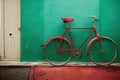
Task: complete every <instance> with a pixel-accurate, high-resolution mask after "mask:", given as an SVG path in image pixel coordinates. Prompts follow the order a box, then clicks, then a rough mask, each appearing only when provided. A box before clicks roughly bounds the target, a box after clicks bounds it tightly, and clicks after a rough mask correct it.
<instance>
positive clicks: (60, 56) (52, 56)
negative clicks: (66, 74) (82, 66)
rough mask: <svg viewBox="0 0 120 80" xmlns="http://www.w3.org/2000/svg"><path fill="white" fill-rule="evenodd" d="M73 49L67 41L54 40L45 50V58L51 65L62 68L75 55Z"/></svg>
mask: <svg viewBox="0 0 120 80" xmlns="http://www.w3.org/2000/svg"><path fill="white" fill-rule="evenodd" d="M60 44H61V45H60ZM59 45H60V46H59ZM58 46H59V49H58ZM71 49H72V47H71V45H70V43H69V42H68V41H66V40H65V39H60V38H53V39H51V40H50V41H49V42H48V43H47V45H46V47H45V49H44V56H45V59H46V60H47V62H48V63H50V64H51V65H54V66H62V65H65V64H66V63H68V62H69V61H70V59H71V57H72V53H73V51H72V50H71ZM65 50H66V51H65ZM63 52H64V53H63Z"/></svg>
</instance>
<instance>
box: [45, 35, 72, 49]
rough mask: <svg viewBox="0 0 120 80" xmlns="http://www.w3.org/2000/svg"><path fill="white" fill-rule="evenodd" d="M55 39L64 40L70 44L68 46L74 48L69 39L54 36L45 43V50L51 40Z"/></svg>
mask: <svg viewBox="0 0 120 80" xmlns="http://www.w3.org/2000/svg"><path fill="white" fill-rule="evenodd" d="M53 39H63V40H65V41H67V42H68V44H69V45H70V47H72V45H71V42H70V41H69V40H68V39H67V38H65V37H63V36H53V37H51V38H49V39H48V40H47V41H46V42H45V44H44V45H43V48H44V49H45V47H46V45H47V44H48V43H49V42H50V41H51V40H53Z"/></svg>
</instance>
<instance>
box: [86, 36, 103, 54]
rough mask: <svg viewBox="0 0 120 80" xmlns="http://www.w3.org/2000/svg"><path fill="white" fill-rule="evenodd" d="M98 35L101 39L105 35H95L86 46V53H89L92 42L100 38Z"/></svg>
mask: <svg viewBox="0 0 120 80" xmlns="http://www.w3.org/2000/svg"><path fill="white" fill-rule="evenodd" d="M98 37H99V39H101V38H103V36H97V37H94V38H93V39H92V40H91V41H90V42H89V43H88V45H87V48H86V53H87V54H89V51H90V46H91V45H92V43H93V42H94V41H96V40H98Z"/></svg>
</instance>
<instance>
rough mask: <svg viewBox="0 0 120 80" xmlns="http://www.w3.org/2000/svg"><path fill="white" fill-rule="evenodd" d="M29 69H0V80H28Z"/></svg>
mask: <svg viewBox="0 0 120 80" xmlns="http://www.w3.org/2000/svg"><path fill="white" fill-rule="evenodd" d="M29 69H30V68H29V67H15V66H12V67H8V66H7V67H6V66H5V67H0V80H28V79H29V77H28V76H29Z"/></svg>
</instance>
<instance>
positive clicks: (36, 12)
mask: <svg viewBox="0 0 120 80" xmlns="http://www.w3.org/2000/svg"><path fill="white" fill-rule="evenodd" d="M43 11H44V0H21V61H38V60H43V59H42V57H41V56H43V55H42V54H43V53H42V49H41V44H42V43H43V38H44V35H43V33H44V17H43V16H44V14H43Z"/></svg>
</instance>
